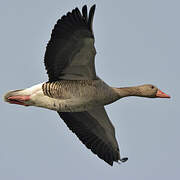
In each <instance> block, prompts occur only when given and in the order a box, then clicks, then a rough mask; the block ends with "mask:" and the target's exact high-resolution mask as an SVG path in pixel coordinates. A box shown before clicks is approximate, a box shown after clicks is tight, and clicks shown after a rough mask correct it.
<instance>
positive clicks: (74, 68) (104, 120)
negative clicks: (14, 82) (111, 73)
mask: <svg viewBox="0 0 180 180" xmlns="http://www.w3.org/2000/svg"><path fill="white" fill-rule="evenodd" d="M94 12H95V5H93V6H92V7H91V8H90V10H89V12H88V11H87V6H86V5H85V6H83V8H82V12H80V10H79V9H78V8H75V9H74V10H72V12H68V13H67V14H66V15H64V16H62V17H61V19H59V20H58V21H57V23H56V25H55V26H54V29H53V30H52V34H51V39H50V41H49V43H48V45H47V48H46V52H45V58H44V64H45V67H46V70H47V74H48V77H49V81H48V82H44V83H41V84H38V85H35V86H32V87H30V88H26V89H21V90H15V91H10V92H8V93H6V94H5V96H4V100H5V101H6V102H8V103H11V104H19V105H24V106H37V107H42V108H47V109H50V110H55V111H57V112H58V114H59V116H60V117H61V118H62V119H63V120H64V122H65V123H66V125H67V126H68V128H69V129H70V130H71V131H72V132H73V133H75V134H76V135H77V137H78V138H79V139H80V140H81V141H82V143H83V144H85V146H86V147H87V148H89V149H91V151H92V152H93V153H95V154H96V155H97V156H98V157H99V158H101V159H103V160H104V161H105V162H107V163H108V164H110V165H111V166H112V165H113V162H125V161H126V160H127V159H128V158H127V157H125V158H121V157H120V152H119V147H118V143H117V140H116V137H115V129H114V126H113V124H112V123H111V121H110V119H109V117H108V115H107V113H106V110H105V108H104V106H105V105H107V104H111V103H113V102H114V101H117V100H118V99H121V98H123V97H127V96H140V97H148V98H158V97H159V98H170V96H169V95H167V94H165V93H163V92H162V91H160V90H159V89H158V88H157V87H156V86H154V85H151V84H146V85H141V86H135V87H123V88H114V87H110V86H109V85H107V84H106V83H105V82H104V81H103V80H101V79H100V78H99V77H98V76H97V75H96V71H95V63H94V61H95V55H96V49H95V47H94V33H93V28H92V24H93V17H94Z"/></svg>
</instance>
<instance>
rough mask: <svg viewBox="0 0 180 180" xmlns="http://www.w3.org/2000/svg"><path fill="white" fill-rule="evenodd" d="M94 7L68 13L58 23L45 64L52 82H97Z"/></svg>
mask: <svg viewBox="0 0 180 180" xmlns="http://www.w3.org/2000/svg"><path fill="white" fill-rule="evenodd" d="M94 12H95V5H93V6H92V7H91V9H90V11H89V16H88V14H87V6H86V5H85V6H84V7H83V8H82V13H81V12H80V11H79V9H78V8H75V9H74V10H73V11H72V12H68V13H67V14H66V15H64V16H63V17H62V18H61V19H59V20H58V21H57V24H56V25H55V26H54V29H53V31H52V34H51V39H50V41H49V43H48V45H47V48H46V52H45V58H44V63H45V67H46V70H47V73H48V76H49V81H56V80H60V79H67V80H87V79H96V72H95V65H94V59H95V55H96V50H95V47H94V35H93V29H92V23H93V17H94Z"/></svg>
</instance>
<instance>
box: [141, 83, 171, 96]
mask: <svg viewBox="0 0 180 180" xmlns="http://www.w3.org/2000/svg"><path fill="white" fill-rule="evenodd" d="M138 88H139V91H140V94H141V95H142V96H143V97H149V98H170V96H169V95H168V94H166V93H164V92H162V91H161V90H159V89H158V88H157V87H156V86H154V85H152V84H145V85H142V86H139V87H138Z"/></svg>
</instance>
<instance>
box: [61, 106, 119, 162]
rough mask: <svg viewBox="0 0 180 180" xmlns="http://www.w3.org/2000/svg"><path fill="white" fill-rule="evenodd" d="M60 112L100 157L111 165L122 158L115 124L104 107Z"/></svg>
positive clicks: (71, 127) (88, 146) (68, 124)
mask: <svg viewBox="0 0 180 180" xmlns="http://www.w3.org/2000/svg"><path fill="white" fill-rule="evenodd" d="M58 113H59V115H60V117H61V118H62V119H63V120H64V122H65V123H66V125H67V126H68V127H69V129H70V130H72V132H73V133H75V134H76V135H77V136H78V138H79V139H80V140H81V141H82V143H83V144H85V145H86V147H87V148H89V149H91V151H92V152H93V153H95V154H97V156H98V157H99V158H101V159H103V160H104V161H105V162H107V163H108V164H110V165H113V162H114V161H116V162H117V161H119V160H120V154H119V147H118V143H117V141H116V137H115V130H114V126H113V125H112V123H111V121H110V120H109V118H108V116H107V113H106V111H105V109H104V107H96V109H92V110H90V111H88V112H87V111H86V112H58Z"/></svg>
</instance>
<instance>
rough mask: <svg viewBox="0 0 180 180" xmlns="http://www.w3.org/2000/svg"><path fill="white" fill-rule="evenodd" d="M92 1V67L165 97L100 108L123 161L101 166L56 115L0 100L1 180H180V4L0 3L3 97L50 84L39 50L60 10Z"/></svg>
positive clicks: (118, 82)
mask: <svg viewBox="0 0 180 180" xmlns="http://www.w3.org/2000/svg"><path fill="white" fill-rule="evenodd" d="M94 3H95V4H96V5H97V7H96V12H95V18H94V33H95V37H96V44H95V45H96V49H97V56H96V70H97V73H98V75H99V76H100V77H101V78H102V79H104V80H105V81H106V82H107V83H108V84H109V85H112V86H119V87H120V86H132V85H140V84H144V83H152V84H154V85H156V86H158V87H159V88H160V89H161V90H163V91H164V92H166V93H168V94H170V95H171V96H172V98H171V99H145V98H135V97H130V98H126V99H122V100H120V101H118V102H116V103H114V104H112V105H109V106H107V111H108V114H109V117H110V119H111V120H112V122H113V124H114V125H115V127H116V136H117V140H118V142H119V145H120V150H121V155H122V156H128V157H129V160H128V161H127V162H126V163H124V164H121V165H119V164H116V163H115V164H114V166H113V167H111V166H109V165H107V164H106V163H105V162H104V161H102V160H100V159H99V158H97V156H95V155H94V154H92V152H91V151H90V150H88V149H86V148H85V146H84V145H83V144H82V143H81V142H80V141H79V140H78V139H77V138H76V136H75V135H74V134H73V133H71V131H69V129H68V128H67V127H66V125H65V124H64V123H63V122H62V120H61V119H60V118H59V116H58V114H57V113H56V112H53V111H49V110H45V109H40V108H35V107H28V108H26V107H21V106H17V105H10V104H7V103H4V102H3V101H1V102H0V109H1V118H0V179H2V180H32V179H33V180H40V179H42V180H51V179H53V180H59V179H86V180H92V179H93V180H96V179H97V180H98V179H104V180H108V179H123V180H130V179H138V180H145V179H146V180H152V179H163V180H169V179H173V180H179V178H180V173H179V167H180V155H179V152H180V144H179V137H180V132H179V127H180V122H179V120H180V118H179V107H180V102H179V100H180V93H179V92H180V84H179V78H180V72H179V67H180V53H179V52H180V33H179V32H180V23H179V18H180V11H179V7H180V1H178V0H171V1H170V0H151V1H145V0H136V1H134V0H126V1H92V0H87V1H85V0H76V1H73V0H52V1H43V0H31V1H24V0H16V1H13V0H8V1H1V6H0V23H1V24H0V27H1V28H0V39H1V40H0V49H1V53H0V59H1V66H0V78H1V79H0V80H1V88H0V94H1V96H3V94H4V93H5V92H7V91H9V90H13V89H20V88H25V87H30V86H32V85H34V84H37V83H40V82H43V81H47V75H46V71H45V69H44V65H43V57H44V51H45V47H46V44H47V42H48V41H49V38H50V34H51V30H52V28H53V26H54V24H55V23H56V21H57V19H58V18H60V17H61V16H62V15H63V14H65V13H66V12H67V11H71V10H72V9H73V8H74V7H76V6H78V7H79V8H81V7H82V6H83V5H84V4H87V5H88V6H91V5H93V4H94Z"/></svg>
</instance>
